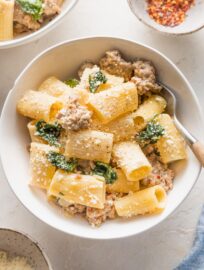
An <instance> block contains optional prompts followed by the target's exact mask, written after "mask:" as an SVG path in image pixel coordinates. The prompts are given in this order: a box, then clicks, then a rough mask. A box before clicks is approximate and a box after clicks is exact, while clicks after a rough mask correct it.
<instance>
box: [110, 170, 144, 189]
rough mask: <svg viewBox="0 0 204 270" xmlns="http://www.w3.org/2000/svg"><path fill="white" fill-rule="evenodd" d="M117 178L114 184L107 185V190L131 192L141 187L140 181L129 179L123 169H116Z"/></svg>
mask: <svg viewBox="0 0 204 270" xmlns="http://www.w3.org/2000/svg"><path fill="white" fill-rule="evenodd" d="M116 173H117V180H116V181H115V182H114V183H113V184H108V185H106V191H107V192H110V193H111V192H118V193H129V192H135V191H138V190H139V189H140V183H139V181H128V180H127V177H126V176H125V174H124V173H123V171H122V170H121V169H116Z"/></svg>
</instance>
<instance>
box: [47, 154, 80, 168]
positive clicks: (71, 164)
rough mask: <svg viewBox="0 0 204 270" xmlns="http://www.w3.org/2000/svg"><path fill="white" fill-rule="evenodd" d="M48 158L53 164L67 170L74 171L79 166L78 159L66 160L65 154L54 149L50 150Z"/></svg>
mask: <svg viewBox="0 0 204 270" xmlns="http://www.w3.org/2000/svg"><path fill="white" fill-rule="evenodd" d="M47 159H48V161H49V162H50V163H51V164H52V165H53V166H55V167H57V168H58V169H62V170H64V171H67V172H73V171H74V170H75V168H76V166H77V161H76V160H74V159H70V160H66V158H65V156H64V155H62V154H60V153H57V152H54V151H50V152H49V153H48V154H47Z"/></svg>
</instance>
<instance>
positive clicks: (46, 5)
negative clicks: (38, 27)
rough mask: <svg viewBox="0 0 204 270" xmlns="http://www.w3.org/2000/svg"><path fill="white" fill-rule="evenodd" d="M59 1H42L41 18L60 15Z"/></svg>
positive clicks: (60, 2)
mask: <svg viewBox="0 0 204 270" xmlns="http://www.w3.org/2000/svg"><path fill="white" fill-rule="evenodd" d="M61 4H62V1H61V0H44V1H43V16H46V17H50V16H54V15H56V14H58V13H60V10H61V9H60V6H61Z"/></svg>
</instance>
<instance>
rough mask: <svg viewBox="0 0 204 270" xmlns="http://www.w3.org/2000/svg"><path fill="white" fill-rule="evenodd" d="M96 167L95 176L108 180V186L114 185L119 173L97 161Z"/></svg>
mask: <svg viewBox="0 0 204 270" xmlns="http://www.w3.org/2000/svg"><path fill="white" fill-rule="evenodd" d="M95 165H96V166H95V168H94V169H93V174H97V175H100V176H103V177H104V178H105V180H106V184H113V183H114V182H115V181H116V180H117V173H116V172H115V171H114V170H113V168H112V167H111V166H110V165H108V164H105V163H103V162H99V161H97V162H96V163H95Z"/></svg>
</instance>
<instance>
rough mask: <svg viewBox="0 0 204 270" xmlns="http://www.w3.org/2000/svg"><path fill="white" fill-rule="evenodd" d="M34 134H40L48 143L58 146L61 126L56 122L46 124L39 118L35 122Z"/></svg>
mask: <svg viewBox="0 0 204 270" xmlns="http://www.w3.org/2000/svg"><path fill="white" fill-rule="evenodd" d="M35 126H36V132H35V135H37V136H40V137H41V138H43V139H44V140H45V141H46V142H48V143H49V144H50V145H54V146H58V147H59V146H60V144H59V142H58V141H57V140H58V137H59V136H60V133H61V131H62V126H61V125H60V124H58V123H54V124H48V123H46V122H45V121H44V120H39V121H38V122H37V123H36V124H35Z"/></svg>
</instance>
